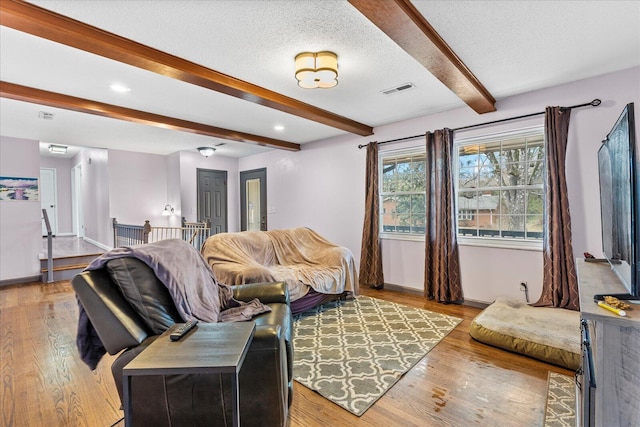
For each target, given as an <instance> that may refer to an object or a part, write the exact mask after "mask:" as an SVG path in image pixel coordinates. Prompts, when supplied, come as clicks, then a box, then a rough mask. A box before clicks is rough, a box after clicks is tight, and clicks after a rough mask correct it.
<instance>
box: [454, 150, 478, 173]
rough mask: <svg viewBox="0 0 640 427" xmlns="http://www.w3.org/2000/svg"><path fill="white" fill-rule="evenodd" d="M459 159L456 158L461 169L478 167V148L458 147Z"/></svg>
mask: <svg viewBox="0 0 640 427" xmlns="http://www.w3.org/2000/svg"><path fill="white" fill-rule="evenodd" d="M459 153H460V157H458V164H459V165H460V167H461V168H474V167H476V166H478V157H479V156H478V146H477V145H476V146H475V147H470V146H465V147H460V151H459Z"/></svg>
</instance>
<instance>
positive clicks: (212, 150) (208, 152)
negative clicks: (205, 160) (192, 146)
mask: <svg viewBox="0 0 640 427" xmlns="http://www.w3.org/2000/svg"><path fill="white" fill-rule="evenodd" d="M198 151H199V152H200V154H202V155H203V156H204V157H209V156H210V155H212V154H213V153H215V151H216V149H215V148H213V147H198Z"/></svg>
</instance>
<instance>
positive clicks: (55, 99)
mask: <svg viewBox="0 0 640 427" xmlns="http://www.w3.org/2000/svg"><path fill="white" fill-rule="evenodd" d="M0 97H2V98H8V99H15V100H17V101H24V102H30V103H33V104H39V105H46V106H49V107H55V108H62V109H65V110H71V111H77V112H80V113H87V114H93V115H96V116H102V117H108V118H111V119H119V120H124V121H128V122H133V123H140V124H144V125H149V126H156V127H160V128H163V129H171V130H177V131H182V132H189V133H195V134H198V135H204V136H211V137H214V138H221V139H226V140H230V141H235V142H244V143H253V144H257V145H262V146H265V147H271V148H279V149H284V150H289V151H300V144H295V143H293V142H288V141H282V140H279V139H273V138H267V137H264V136H260V135H252V134H249V133H244V132H237V131H234V130H229V129H223V128H219V127H216V126H210V125H205V124H202V123H196V122H190V121H188V120H182V119H176V118H174V117H167V116H161V115H159V114H153V113H147V112H145V111H140V110H133V109H131V108H124V107H119V106H117V105H111V104H105V103H102V102H97V101H91V100H88V99H83V98H76V97H74V96H69V95H64V94H60V93H55V92H49V91H46V90H42V89H35V88H31V87H27V86H21V85H17V84H14V83H8V82H3V81H0Z"/></svg>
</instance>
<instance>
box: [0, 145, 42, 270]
mask: <svg viewBox="0 0 640 427" xmlns="http://www.w3.org/2000/svg"><path fill="white" fill-rule="evenodd" d="M39 157H40V152H39V142H38V141H33V140H27V139H20V138H10V137H5V136H0V176H8V177H21V178H39V177H40V162H39V161H38V159H39ZM26 159H33V161H25V160H26ZM41 251H42V214H41V210H40V201H39V200H35V201H0V282H2V281H5V280H7V281H11V280H12V279H25V278H33V277H36V276H38V275H39V272H40V264H39V260H38V255H39V254H40V252H41Z"/></svg>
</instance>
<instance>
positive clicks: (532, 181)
mask: <svg viewBox="0 0 640 427" xmlns="http://www.w3.org/2000/svg"><path fill="white" fill-rule="evenodd" d="M543 171H544V164H543V163H542V162H529V163H527V185H542V184H543V181H542V179H543V178H544V175H543V173H542V172H543Z"/></svg>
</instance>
